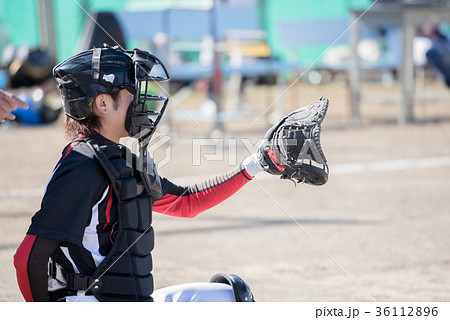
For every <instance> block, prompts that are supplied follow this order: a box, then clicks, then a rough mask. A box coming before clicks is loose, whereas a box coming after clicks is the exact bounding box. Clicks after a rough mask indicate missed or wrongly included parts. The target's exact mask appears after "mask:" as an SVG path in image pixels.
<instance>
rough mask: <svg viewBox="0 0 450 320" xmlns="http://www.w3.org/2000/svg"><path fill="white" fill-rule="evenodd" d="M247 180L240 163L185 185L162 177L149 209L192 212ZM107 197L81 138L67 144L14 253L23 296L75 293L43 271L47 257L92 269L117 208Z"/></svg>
mask: <svg viewBox="0 0 450 320" xmlns="http://www.w3.org/2000/svg"><path fill="white" fill-rule="evenodd" d="M90 138H91V139H92V140H93V141H94V142H95V143H97V144H99V145H105V144H110V145H115V146H116V144H114V143H113V142H112V141H109V140H107V139H106V138H104V137H102V136H101V135H100V134H98V133H95V132H94V133H93V134H92V136H91V137H90ZM251 179H252V177H251V176H250V175H249V174H248V173H247V172H246V171H245V170H244V169H243V168H242V167H237V168H235V169H233V170H231V171H229V172H227V173H225V174H222V175H219V176H217V177H215V178H213V179H210V180H208V181H204V182H201V183H197V184H195V185H192V186H189V187H183V186H178V185H176V184H174V183H172V182H170V181H169V180H168V179H166V178H162V179H161V186H162V197H161V198H160V199H159V200H157V201H155V202H154V204H153V210H154V211H156V212H159V213H163V214H169V215H172V216H179V217H194V216H196V215H197V214H199V213H200V212H203V211H204V210H206V209H208V208H211V207H212V206H214V205H216V204H218V203H220V202H222V201H223V200H225V199H226V198H228V197H229V196H231V195H232V194H234V193H235V192H236V191H237V190H239V189H240V188H241V187H242V186H243V185H245V184H246V183H247V182H248V181H250V180H251ZM113 196H114V195H113V192H112V186H111V185H110V181H109V179H108V176H107V175H106V173H105V172H104V171H103V169H102V167H101V165H100V163H99V162H98V160H97V159H96V158H95V155H94V153H93V151H92V150H91V149H90V147H89V146H88V145H87V144H86V142H84V141H82V140H75V141H74V142H72V143H71V144H70V145H68V146H67V147H66V148H65V149H64V151H63V154H62V157H61V159H60V161H59V162H58V164H57V165H56V167H55V169H54V171H53V173H52V175H51V178H50V179H49V182H48V184H47V187H46V190H45V194H44V197H43V199H42V203H41V208H40V210H39V211H38V212H37V213H36V214H35V215H34V216H33V217H32V221H31V225H30V227H29V229H28V232H27V236H26V237H25V239H24V241H23V242H22V244H21V246H20V247H19V248H18V250H17V252H16V255H15V257H14V265H15V267H16V272H17V280H18V283H19V288H20V290H21V292H22V294H23V296H24V298H25V300H27V301H48V300H55V299H58V298H60V297H61V294H62V295H63V296H64V295H66V296H67V295H71V294H75V293H73V292H72V293H71V292H67V290H66V291H64V289H63V286H62V285H61V283H59V282H58V281H57V280H55V279H52V278H49V277H48V276H47V263H48V260H49V259H52V260H53V261H54V262H56V263H58V264H59V265H61V266H62V267H63V268H64V269H65V270H67V271H68V272H74V273H79V274H84V275H92V274H93V273H94V271H95V269H96V268H97V266H98V265H99V264H100V263H101V262H102V260H103V259H104V258H105V256H106V255H107V254H108V252H109V250H110V249H111V247H112V245H113V242H114V238H115V237H114V236H115V234H114V233H115V231H116V229H117V228H116V225H117V222H118V217H117V215H118V213H117V205H116V202H115V201H113ZM148 214H149V215H150V214H151V212H149V213H148ZM31 266H33V267H31ZM55 292H59V294H58V295H55V294H54V293H55Z"/></svg>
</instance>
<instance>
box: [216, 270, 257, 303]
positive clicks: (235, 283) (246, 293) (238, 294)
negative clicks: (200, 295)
mask: <svg viewBox="0 0 450 320" xmlns="http://www.w3.org/2000/svg"><path fill="white" fill-rule="evenodd" d="M209 282H212V283H225V284H228V285H230V286H231V288H233V293H234V297H235V299H236V302H255V298H254V296H253V293H252V291H251V289H250V286H249V285H248V284H247V283H246V282H245V281H244V280H243V279H242V278H241V277H239V276H237V275H235V274H225V273H217V274H215V275H214V276H213V277H212V278H211V280H210V281H209Z"/></svg>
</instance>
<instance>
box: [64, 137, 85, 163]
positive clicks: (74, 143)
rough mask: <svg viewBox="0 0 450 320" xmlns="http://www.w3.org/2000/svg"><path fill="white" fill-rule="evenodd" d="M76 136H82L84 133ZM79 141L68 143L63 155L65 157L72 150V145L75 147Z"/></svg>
mask: <svg viewBox="0 0 450 320" xmlns="http://www.w3.org/2000/svg"><path fill="white" fill-rule="evenodd" d="M78 138H84V135H82V134H79V135H78ZM78 142H79V141H74V142H72V143H71V144H70V146H69V148H67V151H66V153H65V154H64V157H67V155H68V154H69V153H70V151H72V149H73V147H75V146H76V145H77V144H78Z"/></svg>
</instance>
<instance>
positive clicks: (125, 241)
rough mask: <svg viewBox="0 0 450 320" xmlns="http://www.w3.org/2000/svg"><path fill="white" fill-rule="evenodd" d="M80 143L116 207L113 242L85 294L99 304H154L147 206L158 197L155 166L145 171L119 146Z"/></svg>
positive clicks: (151, 243) (158, 187) (151, 230)
mask: <svg viewBox="0 0 450 320" xmlns="http://www.w3.org/2000/svg"><path fill="white" fill-rule="evenodd" d="M85 141H86V143H87V144H88V145H89V146H90V147H91V149H92V150H93V151H94V153H95V156H96V158H97V159H98V161H99V162H100V164H101V166H102V167H103V169H104V170H105V172H106V174H107V175H108V177H109V179H110V181H111V186H112V190H113V193H114V195H115V196H114V201H117V203H116V204H117V207H118V232H117V236H116V239H115V241H114V244H113V246H112V248H111V251H110V252H109V253H108V255H107V256H106V257H105V258H104V260H103V261H102V262H101V263H100V265H99V266H98V268H97V269H96V270H95V272H94V274H93V275H92V277H90V278H91V279H93V281H91V282H90V285H89V288H88V290H87V291H88V292H92V293H93V294H94V296H95V297H96V298H97V299H98V300H99V301H153V299H152V297H151V296H150V295H151V294H152V293H153V276H152V274H151V271H152V256H151V251H152V250H153V247H154V232H153V228H152V226H151V223H152V204H153V202H154V201H155V200H158V199H159V198H160V197H161V182H160V178H159V175H158V173H157V171H156V167H155V165H154V163H152V165H151V166H147V165H148V164H147V161H144V165H142V164H141V165H140V166H138V165H136V163H137V162H138V160H139V159H137V158H136V156H134V155H133V154H132V153H131V151H130V150H129V149H127V148H125V147H124V146H119V148H118V147H116V146H99V145H97V144H95V143H94V142H92V141H90V140H85ZM137 166H138V167H140V169H141V170H139V168H136V167H137ZM143 168H144V169H143Z"/></svg>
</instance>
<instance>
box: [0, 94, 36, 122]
mask: <svg viewBox="0 0 450 320" xmlns="http://www.w3.org/2000/svg"><path fill="white" fill-rule="evenodd" d="M18 106H19V107H21V108H22V109H25V110H26V109H28V108H29V107H28V104H27V103H26V102H24V101H22V100H20V99H19V98H17V97H16V96H15V95H14V94H12V93H11V92H8V91H3V90H1V89H0V122H3V121H4V120H5V119H8V120H14V119H15V118H16V116H15V115H13V114H11V111H14V110H16V109H17V107H18Z"/></svg>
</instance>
